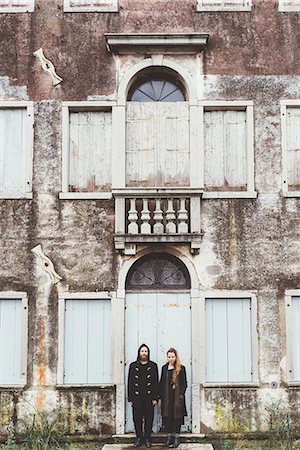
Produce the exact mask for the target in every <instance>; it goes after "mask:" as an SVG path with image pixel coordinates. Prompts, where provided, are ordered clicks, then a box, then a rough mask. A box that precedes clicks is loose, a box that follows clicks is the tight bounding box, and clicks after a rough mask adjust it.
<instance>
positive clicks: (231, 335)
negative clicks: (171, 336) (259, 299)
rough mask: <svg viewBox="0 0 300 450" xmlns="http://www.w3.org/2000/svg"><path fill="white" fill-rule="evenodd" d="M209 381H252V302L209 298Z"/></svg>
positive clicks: (207, 321) (207, 351) (207, 312)
mask: <svg viewBox="0 0 300 450" xmlns="http://www.w3.org/2000/svg"><path fill="white" fill-rule="evenodd" d="M205 309H206V311H205V330H206V331H205V334H206V381H207V382H212V383H213V382H224V383H225V382H237V383H238V382H251V381H252V363H251V361H252V356H251V353H252V352H251V300H250V299H238V298H234V299H225V298H224V299H220V298H217V299H206V304H205Z"/></svg>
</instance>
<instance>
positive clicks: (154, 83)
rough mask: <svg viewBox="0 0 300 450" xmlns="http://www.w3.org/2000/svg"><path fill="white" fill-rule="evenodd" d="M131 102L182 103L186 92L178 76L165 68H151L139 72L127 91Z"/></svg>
mask: <svg viewBox="0 0 300 450" xmlns="http://www.w3.org/2000/svg"><path fill="white" fill-rule="evenodd" d="M127 100H128V101H131V102H184V101H185V100H186V92H185V88H184V86H183V83H182V81H181V79H180V78H179V76H178V74H177V73H176V72H175V71H174V70H171V69H168V68H166V67H152V68H150V69H145V70H143V71H141V72H139V73H138V74H137V75H136V77H135V79H134V80H133V83H132V85H131V87H130V89H129V92H128V96H127Z"/></svg>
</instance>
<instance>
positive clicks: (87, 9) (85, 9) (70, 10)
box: [64, 6, 119, 13]
mask: <svg viewBox="0 0 300 450" xmlns="http://www.w3.org/2000/svg"><path fill="white" fill-rule="evenodd" d="M64 12H67V13H92V12H105V13H116V12H119V9H118V8H117V7H115V6H98V7H93V6H86V7H84V6H82V7H78V6H65V7H64Z"/></svg>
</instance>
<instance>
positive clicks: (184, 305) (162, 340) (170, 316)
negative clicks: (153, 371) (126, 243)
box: [125, 292, 192, 433]
mask: <svg viewBox="0 0 300 450" xmlns="http://www.w3.org/2000/svg"><path fill="white" fill-rule="evenodd" d="M143 343H145V344H147V345H148V346H149V347H150V356H151V360H152V361H154V362H156V363H157V365H158V369H159V376H160V374H161V367H162V365H163V364H165V362H166V352H167V350H168V349H169V348H170V347H175V348H176V350H178V353H179V355H180V358H181V361H182V364H183V365H184V366H185V368H186V372H187V380H188V388H187V391H186V403H187V410H188V417H186V418H185V424H184V426H183V427H182V431H189V432H190V431H191V383H192V380H191V299H190V293H189V292H176V293H175V292H147V293H145V292H139V293H130V294H127V295H126V312H125V362H126V365H125V367H126V369H125V380H126V397H127V377H128V369H129V364H130V363H131V362H132V361H134V360H136V358H137V350H138V348H139V346H140V345H141V344H143ZM160 428H161V415H160V411H159V410H158V407H157V406H156V407H155V417H154V423H153V432H157V431H159V430H160ZM125 431H126V432H127V433H128V432H133V431H134V425H133V420H132V411H131V405H130V404H129V403H128V401H127V398H126V423H125Z"/></svg>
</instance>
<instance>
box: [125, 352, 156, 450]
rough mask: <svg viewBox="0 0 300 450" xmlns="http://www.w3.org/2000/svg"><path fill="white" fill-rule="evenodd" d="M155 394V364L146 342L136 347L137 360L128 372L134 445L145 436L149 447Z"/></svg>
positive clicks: (139, 444)
mask: <svg viewBox="0 0 300 450" xmlns="http://www.w3.org/2000/svg"><path fill="white" fill-rule="evenodd" d="M157 395H158V370H157V364H156V363H155V362H153V361H150V349H149V347H148V346H147V345H146V344H142V345H141V346H140V347H139V349H138V354H137V360H136V361H134V362H132V363H131V364H130V366H129V373H128V401H129V402H131V404H132V413H133V422H134V428H135V433H136V440H135V443H134V447H140V446H141V445H142V441H143V437H145V444H146V447H148V448H149V447H151V433H152V424H153V415H154V406H155V405H156V402H157ZM143 421H144V432H143Z"/></svg>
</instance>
